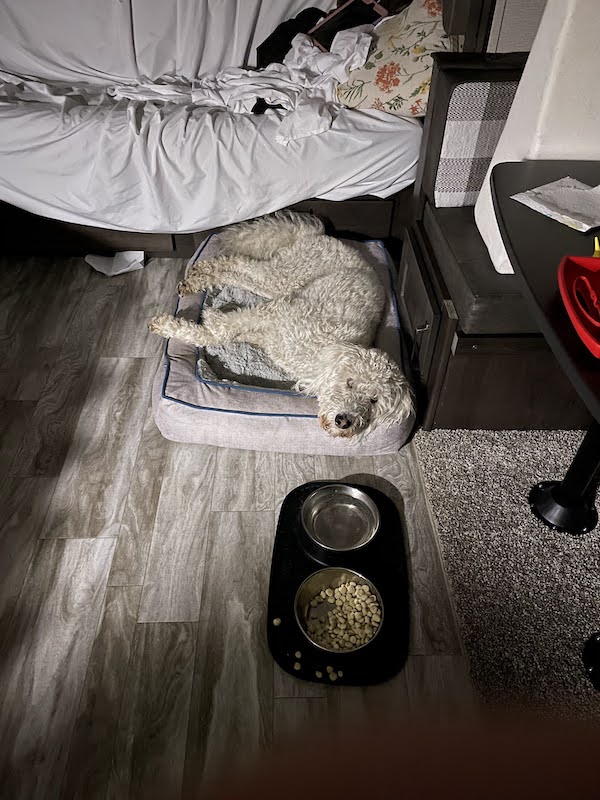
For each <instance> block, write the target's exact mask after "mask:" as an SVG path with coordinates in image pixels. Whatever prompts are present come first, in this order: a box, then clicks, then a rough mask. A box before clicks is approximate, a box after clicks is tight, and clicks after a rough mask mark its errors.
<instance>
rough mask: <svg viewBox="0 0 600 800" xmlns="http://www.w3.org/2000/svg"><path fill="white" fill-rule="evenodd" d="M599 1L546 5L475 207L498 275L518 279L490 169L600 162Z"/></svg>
mask: <svg viewBox="0 0 600 800" xmlns="http://www.w3.org/2000/svg"><path fill="white" fill-rule="evenodd" d="M599 16H600V3H599V0H548V3H547V6H546V9H545V11H544V15H543V17H542V21H541V23H540V27H539V30H538V33H537V35H536V37H535V41H534V43H533V47H532V49H531V53H530V55H529V59H528V61H527V64H526V66H525V70H524V72H523V77H522V78H521V82H520V83H519V88H518V89H517V93H516V95H515V99H514V102H513V105H512V108H511V111H510V114H509V116H508V119H507V121H506V125H505V127H504V130H503V132H502V135H501V137H500V140H499V142H498V146H497V148H496V151H495V153H494V157H493V158H492V162H491V164H490V168H489V170H488V174H487V177H486V179H485V181H484V185H483V188H482V191H481V193H480V195H479V199H478V200H477V204H476V206H475V220H476V222H477V226H478V228H479V230H480V233H481V235H482V237H483V239H484V241H485V243H486V245H487V247H488V250H489V252H490V256H491V259H492V261H493V263H494V265H495V267H496V269H497V270H498V272H512V267H511V266H510V262H509V260H508V257H507V255H506V251H505V250H504V246H503V244H502V239H501V237H500V232H499V231H498V225H497V223H496V217H495V214H494V210H493V205H492V198H491V192H490V186H489V174H490V172H491V169H492V167H493V166H494V165H495V164H497V163H500V162H503V161H523V160H525V159H567V160H569V159H570V160H577V159H583V160H585V159H589V160H597V159H598V156H599V155H600V99H599V88H598V87H600V47H599V45H598V18H599Z"/></svg>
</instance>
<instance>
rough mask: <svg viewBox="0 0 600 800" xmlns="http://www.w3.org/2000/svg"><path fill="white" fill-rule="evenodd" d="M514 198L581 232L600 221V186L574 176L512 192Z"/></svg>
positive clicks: (593, 226) (594, 226)
mask: <svg viewBox="0 0 600 800" xmlns="http://www.w3.org/2000/svg"><path fill="white" fill-rule="evenodd" d="M512 199H513V200H518V201H519V203H523V204H524V205H526V206H529V208H533V210H534V211H539V212H540V214H545V215H546V216H547V217H551V218H552V219H555V220H557V222H562V224H563V225H568V226H569V228H575V230H576V231H581V232H582V233H585V232H586V231H589V230H591V229H592V228H596V227H598V226H599V225H600V186H594V187H592V186H588V185H587V184H586V183H581V181H578V180H576V179H575V178H570V177H566V178H561V179H560V180H558V181H553V182H552V183H546V184H544V186H538V187H537V188H536V189H529V191H527V192H521V193H520V194H513V195H512Z"/></svg>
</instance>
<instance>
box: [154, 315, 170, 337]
mask: <svg viewBox="0 0 600 800" xmlns="http://www.w3.org/2000/svg"><path fill="white" fill-rule="evenodd" d="M173 321H174V320H173V317H171V316H170V315H169V314H158V315H157V316H156V317H152V319H151V320H150V322H149V323H148V330H149V331H150V333H156V334H158V336H165V337H167V338H168V337H169V336H171V333H172V328H173Z"/></svg>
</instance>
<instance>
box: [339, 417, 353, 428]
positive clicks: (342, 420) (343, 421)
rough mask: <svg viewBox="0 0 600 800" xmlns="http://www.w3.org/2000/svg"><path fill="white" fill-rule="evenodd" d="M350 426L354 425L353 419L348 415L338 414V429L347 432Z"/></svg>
mask: <svg viewBox="0 0 600 800" xmlns="http://www.w3.org/2000/svg"><path fill="white" fill-rule="evenodd" d="M350 425H352V417H350V416H348V414H336V417H335V426H336V428H342V430H346V428H349V427H350Z"/></svg>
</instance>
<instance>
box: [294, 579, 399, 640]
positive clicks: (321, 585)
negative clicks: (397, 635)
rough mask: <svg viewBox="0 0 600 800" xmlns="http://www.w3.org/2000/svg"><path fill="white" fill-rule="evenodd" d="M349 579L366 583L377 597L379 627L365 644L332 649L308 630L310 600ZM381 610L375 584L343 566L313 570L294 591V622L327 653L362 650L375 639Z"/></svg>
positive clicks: (327, 605)
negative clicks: (320, 642)
mask: <svg viewBox="0 0 600 800" xmlns="http://www.w3.org/2000/svg"><path fill="white" fill-rule="evenodd" d="M349 581H355V582H356V583H366V584H367V586H368V587H369V589H370V590H371V593H372V594H374V595H375V597H376V598H377V602H378V604H379V608H380V609H381V622H380V623H379V627H378V628H377V631H376V632H375V634H374V636H373V637H372V638H371V639H369V641H368V642H366V643H365V644H362V645H359V646H357V647H353V648H352V649H348V650H334V649H331V648H329V647H324V646H323V645H321V644H318V643H317V642H316V641H315V640H314V638H313V636H312V634H311V633H310V632H309V630H308V619H309V614H310V611H311V605H310V601H311V600H312V599H313V598H314V597H316V596H317V595H318V594H319V592H321V591H322V590H324V589H337V588H338V586H341V585H342V584H343V583H348V582H349ZM322 607H323V609H324V610H325V611H327V610H328V608H329V604H328V603H323V604H322ZM383 611H384V609H383V601H382V599H381V595H380V594H379V591H378V589H377V587H376V586H375V584H373V583H372V582H371V581H370V580H369V579H368V578H365V576H364V575H361V574H360V572H355V571H354V570H353V569H345V568H344V567H327V568H326V569H320V570H319V571H318V572H313V574H312V575H309V576H308V578H306V579H305V580H304V581H303V582H302V583H301V584H300V587H299V589H298V591H297V592H296V599H295V601H294V613H295V615H296V622H297V623H298V625H299V627H300V630H301V631H302V633H303V634H304V635H305V636H306V638H307V639H308V640H309V641H310V642H311V643H312V644H314V646H315V647H318V648H319V650H325V651H326V652H328V653H336V654H337V655H341V654H344V653H355V652H356V651H357V650H362V648H363V647H367V645H369V644H371V642H373V641H375V639H376V638H377V636H378V635H379V632H380V630H381V628H382V626H383Z"/></svg>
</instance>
